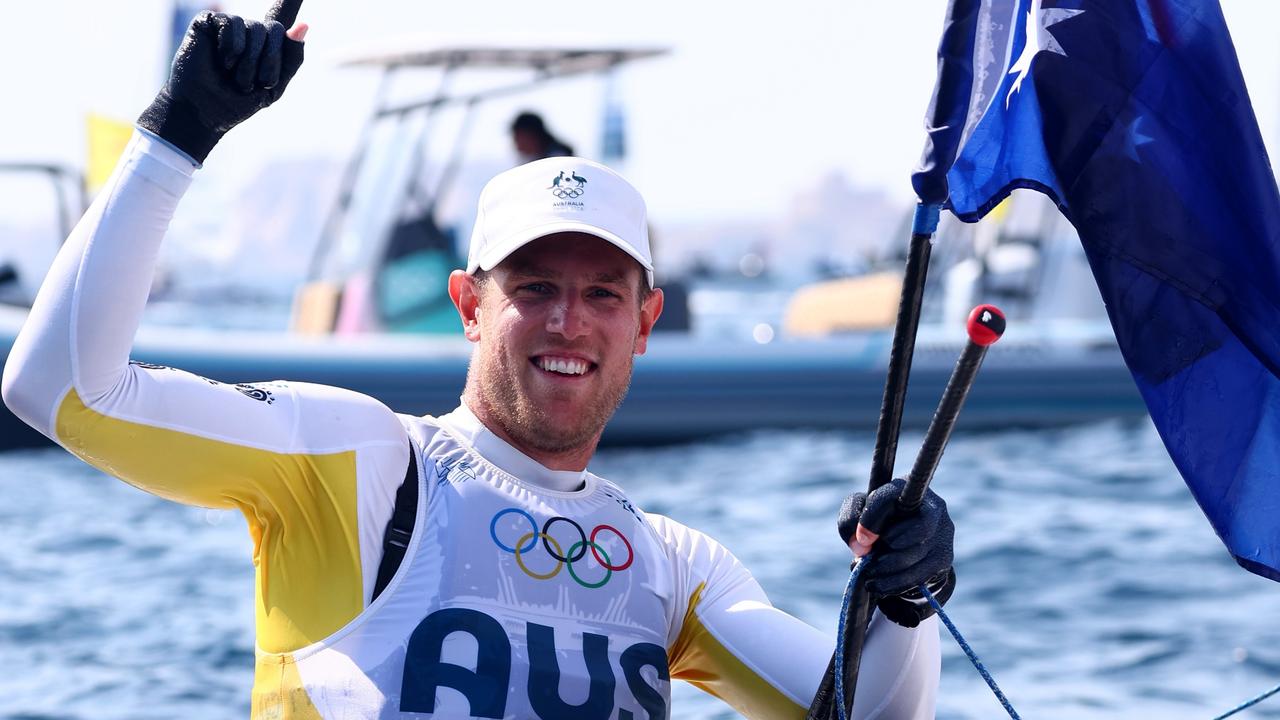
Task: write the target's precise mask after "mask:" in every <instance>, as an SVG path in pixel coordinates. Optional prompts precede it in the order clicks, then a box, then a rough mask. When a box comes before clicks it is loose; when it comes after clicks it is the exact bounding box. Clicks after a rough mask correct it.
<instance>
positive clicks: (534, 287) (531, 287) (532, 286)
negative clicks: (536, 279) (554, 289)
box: [520, 283, 551, 295]
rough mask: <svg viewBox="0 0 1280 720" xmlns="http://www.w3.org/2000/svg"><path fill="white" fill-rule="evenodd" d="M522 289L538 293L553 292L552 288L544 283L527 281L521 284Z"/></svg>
mask: <svg viewBox="0 0 1280 720" xmlns="http://www.w3.org/2000/svg"><path fill="white" fill-rule="evenodd" d="M520 289H521V290H524V291H526V292H531V293H535V294H537V295H544V294H546V293H549V292H551V288H549V287H547V286H546V285H545V284H543V283H526V284H524V285H521V286H520Z"/></svg>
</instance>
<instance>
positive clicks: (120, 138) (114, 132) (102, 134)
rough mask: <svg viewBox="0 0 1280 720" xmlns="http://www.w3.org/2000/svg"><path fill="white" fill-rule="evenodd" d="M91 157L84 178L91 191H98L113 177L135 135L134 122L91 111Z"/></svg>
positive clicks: (89, 118) (89, 128)
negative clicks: (122, 154)
mask: <svg viewBox="0 0 1280 720" xmlns="http://www.w3.org/2000/svg"><path fill="white" fill-rule="evenodd" d="M86 121H87V122H86V126H87V128H88V131H89V146H88V147H89V159H88V161H87V162H85V165H84V168H85V169H84V180H85V184H86V185H87V186H88V190H89V192H90V193H96V192H98V190H99V189H100V188H101V187H102V186H103V185H105V184H106V182H107V178H109V177H111V171H112V170H114V169H115V167H116V161H118V160H119V159H120V155H121V153H123V152H124V148H125V146H126V145H128V144H129V138H130V137H131V136H132V135H133V123H130V122H124V121H121V120H117V119H115V118H110V117H107V116H106V115H99V114H98V113H89V115H88V117H87V118H86Z"/></svg>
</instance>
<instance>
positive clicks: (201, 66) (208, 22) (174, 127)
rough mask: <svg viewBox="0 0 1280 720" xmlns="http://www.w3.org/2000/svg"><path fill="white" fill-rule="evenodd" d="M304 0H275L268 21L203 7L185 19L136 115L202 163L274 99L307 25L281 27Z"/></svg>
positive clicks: (297, 62)
mask: <svg viewBox="0 0 1280 720" xmlns="http://www.w3.org/2000/svg"><path fill="white" fill-rule="evenodd" d="M301 5H302V0H276V2H275V4H274V5H273V6H272V7H271V9H270V10H268V11H267V17H266V20H265V21H263V22H258V21H257V20H245V19H243V18H241V17H239V16H237V15H226V14H224V13H214V12H203V13H200V14H199V15H197V16H196V18H195V20H192V21H191V26H190V27H189V28H187V34H186V37H184V38H183V39H182V45H181V46H180V47H179V48H178V53H177V54H176V55H174V57H173V67H172V68H171V69H170V71H169V80H168V82H166V83H165V85H164V87H163V88H161V90H160V93H159V94H158V95H156V99H155V100H154V101H153V102H152V103H151V105H150V106H149V107H148V108H147V109H146V110H144V111H143V112H142V115H141V116H140V117H139V118H138V125H139V126H140V127H143V128H145V129H147V130H150V131H151V132H153V133H155V134H156V135H159V136H160V137H162V138H164V139H165V140H167V141H168V142H170V143H172V144H173V145H175V146H177V147H178V148H179V149H181V150H182V151H183V152H185V153H187V154H188V155H190V156H191V157H192V158H194V159H195V161H196V162H199V163H203V162H204V159H205V158H206V157H208V156H209V151H210V150H212V149H213V146H214V145H216V144H217V142H218V140H220V139H222V136H223V135H224V134H226V132H227V131H228V130H230V129H231V128H233V127H235V126H236V125H238V124H240V123H241V122H243V121H245V120H247V119H248V118H249V117H250V116H252V115H253V114H254V113H256V112H257V111H259V110H261V109H263V108H265V107H267V106H268V105H270V104H271V103H273V102H275V101H276V100H278V99H280V95H281V94H283V93H284V89H285V86H286V85H288V84H289V80H291V79H292V78H293V75H294V73H296V72H298V68H299V67H300V66H301V65H302V38H303V36H305V35H306V26H305V25H300V26H298V27H296V28H294V29H293V30H290V31H289V36H286V34H285V28H286V27H289V26H292V25H293V22H294V20H295V19H297V16H298V8H299V7H301Z"/></svg>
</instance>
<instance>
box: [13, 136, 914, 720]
mask: <svg viewBox="0 0 1280 720" xmlns="http://www.w3.org/2000/svg"><path fill="white" fill-rule="evenodd" d="M193 171H194V165H193V164H192V163H191V162H190V160H189V159H188V158H186V157H185V156H183V155H182V154H181V153H179V152H177V151H175V150H173V149H172V148H170V147H168V146H166V145H165V144H163V143H162V142H159V141H157V140H156V139H154V138H151V137H149V136H147V135H145V134H141V133H140V134H137V135H135V137H134V139H133V140H132V142H131V143H130V146H129V148H128V149H127V150H126V152H125V154H124V156H123V157H122V159H121V161H120V164H119V166H118V167H117V169H116V172H115V174H114V175H113V177H112V179H111V180H110V181H109V182H108V184H107V186H106V188H105V189H104V190H103V191H102V192H101V193H100V194H99V196H98V197H97V199H96V200H95V202H94V204H93V206H92V207H91V208H90V210H89V211H88V212H87V213H86V214H85V216H84V218H82V220H81V222H80V223H79V224H78V225H77V227H76V229H75V230H74V231H73V233H72V235H71V237H70V238H68V240H67V242H66V244H65V245H64V247H63V249H62V251H61V252H60V253H59V255H58V257H57V259H56V260H55V262H54V265H53V268H52V270H51V271H50V273H49V277H48V278H47V279H46V281H45V283H44V285H43V286H42V287H41V290H40V293H39V296H38V297H37V300H36V303H35V305H34V307H33V309H32V312H31V317H30V319H29V320H28V322H27V325H26V327H24V329H23V331H22V333H21V335H20V336H19V338H18V340H17V342H16V343H15V345H14V348H13V350H12V352H11V355H10V359H9V362H8V364H7V365H6V367H5V373H4V383H3V390H4V398H5V401H6V402H7V403H8V405H9V406H10V408H11V409H13V411H14V412H15V413H16V414H17V415H18V416H19V417H22V418H23V419H24V420H26V421H27V422H28V423H30V424H31V425H32V426H34V427H36V428H37V429H39V430H40V431H41V432H43V433H44V434H45V435H47V436H49V437H50V438H51V439H53V440H54V441H55V442H57V443H59V444H60V445H62V446H63V447H65V448H66V449H67V450H69V451H71V452H72V453H75V454H76V455H77V456H79V457H81V458H82V459H84V460H85V461H86V462H89V463H90V464H92V465H94V466H95V467H98V468H100V469H102V470H103V471H105V472H108V473H110V474H112V475H115V476H117V477H119V478H121V479H123V480H125V481H127V482H129V483H132V484H134V485H136V486H138V487H140V488H142V489H144V490H146V491H148V492H151V493H154V494H157V495H160V496H163V497H167V498H171V499H173V500H176V501H179V502H184V503H190V504H196V505H203V506H207V507H220V508H236V509H239V510H240V511H241V512H242V513H243V514H244V515H245V517H246V519H247V520H248V524H249V530H250V533H251V535H252V538H253V541H254V553H253V561H254V566H255V571H256V603H255V607H256V611H257V617H256V627H257V645H258V659H257V667H256V672H255V678H254V689H253V703H252V706H253V715H254V717H258V718H399V717H442V718H443V717H449V718H454V717H495V718H496V717H506V718H531V717H539V718H560V717H574V718H589V717H600V718H617V719H618V720H623V719H624V718H641V717H654V718H659V717H669V716H671V715H672V711H671V708H670V694H669V688H670V681H671V680H675V679H684V680H687V681H689V682H691V683H693V684H694V685H697V686H698V687H700V688H702V689H704V690H707V691H708V692H711V693H713V694H715V695H716V696H718V697H720V698H722V699H724V700H725V701H726V702H728V703H729V704H730V705H732V706H733V707H735V708H736V709H738V710H739V711H740V712H742V713H743V714H745V715H747V716H748V717H753V718H754V717H760V718H766V717H767V718H772V717H802V716H803V715H804V711H805V708H806V707H807V705H808V703H809V700H810V698H811V697H812V696H813V694H814V692H815V690H816V688H817V685H818V681H819V679H820V678H821V675H822V672H823V671H824V670H825V667H826V664H827V660H828V658H829V657H830V654H831V649H832V645H833V642H832V640H831V638H829V637H827V636H825V635H824V634H822V633H819V632H818V631H816V630H814V629H813V628H811V627H809V626H808V625H805V624H804V623H802V622H800V621H798V620H796V619H794V618H792V617H791V616H789V615H787V614H785V613H783V612H781V611H779V610H777V609H775V608H773V607H772V606H771V605H770V604H769V601H768V599H767V598H766V597H765V594H764V592H763V591H762V590H761V588H760V586H759V585H758V584H757V583H756V582H755V580H754V579H752V578H751V576H750V574H749V573H748V572H747V571H746V569H745V568H743V566H742V565H741V564H740V563H739V562H738V561H737V560H736V559H735V558H734V557H733V556H732V555H731V554H730V553H729V552H728V551H727V550H726V549H725V548H724V547H722V546H721V545H719V544H718V543H716V542H715V541H714V540H712V539H710V538H709V537H707V536H706V535H704V534H702V533H699V532H697V531H694V530H691V529H689V528H687V527H684V526H682V525H680V524H678V523H676V522H674V521H672V520H669V519H667V518H664V517H661V516H657V515H651V514H646V513H644V512H642V511H640V510H639V509H638V508H636V507H635V506H634V505H633V504H632V503H631V502H630V501H629V500H628V499H627V496H626V494H625V493H624V492H623V491H622V490H621V489H619V488H618V487H617V486H615V485H613V484H611V483H609V482H608V481H606V480H603V479H602V478H599V477H596V476H595V475H593V474H591V473H589V472H582V473H566V472H561V471H552V470H549V469H547V468H545V467H543V466H541V465H539V464H538V463H537V462H535V461H534V460H532V459H531V458H528V457H527V456H524V455H523V454H521V453H520V452H518V451H517V450H516V449H515V448H513V447H511V446H510V445H507V444H506V443H505V442H503V441H502V440H501V439H500V438H498V437H497V436H496V435H494V434H493V433H491V432H489V431H488V430H487V429H486V428H485V427H484V426H483V425H482V424H481V423H480V422H479V421H477V420H476V418H475V416H474V415H472V414H471V413H470V412H469V411H468V410H467V409H466V408H465V407H460V408H459V409H458V410H455V411H454V412H452V413H450V414H448V415H444V416H441V417H439V418H431V417H423V418H417V417H410V416H402V415H396V414H395V413H393V412H392V411H391V410H389V409H388V408H386V407H385V406H383V405H382V404H381V403H378V402H377V401H376V400H373V399H372V398H369V397H367V396H364V395H360V394H358V393H353V392H350V391H346V390H342V389H338V388H333V387H327V386H319V385H311V384H306V383H286V382H278V381H277V382H269V383H259V384H254V385H236V386H233V385H224V384H222V383H218V382H214V381H211V380H207V379H205V378H201V377H198V376H195V375H192V374H190V373H186V372H183V371H181V370H175V369H170V368H163V367H157V366H149V365H142V364H136V363H130V362H129V359H128V357H129V350H130V346H131V344H132V341H133V336H134V333H135V331H136V330H137V327H138V323H139V321H140V318H141V315H142V310H143V307H144V305H145V303H146V297H147V293H148V289H149V287H150V283H151V276H152V273H153V269H154V264H155V258H156V256H157V254H158V251H159V247H160V242H161V239H162V237H163V235H164V232H165V230H166V228H167V226H168V224H169V221H170V219H171V217H172V215H173V212H174V209H175V208H176V206H177V203H178V201H179V199H180V198H181V197H182V195H183V193H184V191H185V190H186V188H187V186H188V185H189V183H190V181H191V176H192V173H193ZM411 451H412V452H414V453H416V454H417V458H418V463H417V464H418V468H419V471H420V472H419V481H420V486H419V493H420V495H419V500H420V502H419V506H418V513H419V514H418V518H417V522H416V524H415V532H414V536H413V539H412V541H411V543H410V546H409V548H408V550H407V553H406V556H405V560H404V562H403V564H402V565H401V568H400V571H399V572H398V573H397V575H396V577H395V578H394V579H393V580H392V582H391V584H390V585H389V586H388V587H387V589H386V590H385V591H384V592H383V593H382V594H381V595H380V596H379V597H378V598H377V599H376V601H373V602H370V597H371V595H372V589H373V584H374V581H375V578H376V574H377V568H378V565H379V563H380V561H381V557H382V538H383V532H384V530H385V528H386V525H387V521H388V519H389V518H390V515H391V512H392V507H393V504H394V497H395V492H396V488H397V487H399V485H400V483H401V482H402V481H403V479H404V477H405V472H406V468H407V466H408V464H409V456H408V453H409V452H411ZM938 670H939V651H938V637H937V626H936V623H935V621H933V620H932V619H931V620H929V621H926V622H925V623H923V624H922V625H921V626H920V627H919V628H916V629H907V628H902V627H899V626H897V625H894V624H893V623H891V622H888V621H887V620H884V619H883V618H882V617H880V616H879V615H878V614H877V616H876V619H875V621H873V623H872V626H871V630H870V632H869V634H868V639H867V645H866V648H865V652H864V656H863V662H862V673H861V675H860V676H859V678H858V692H857V707H856V708H855V713H854V715H855V717H859V718H872V717H877V718H917V717H919V718H924V717H932V715H933V708H934V699H935V695H936V691H937V681H938Z"/></svg>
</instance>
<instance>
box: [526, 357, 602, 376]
mask: <svg viewBox="0 0 1280 720" xmlns="http://www.w3.org/2000/svg"><path fill="white" fill-rule="evenodd" d="M529 362H531V363H533V366H534V367H536V368H538V369H539V370H541V371H543V372H545V373H549V374H551V375H556V376H559V377H581V376H583V375H587V374H588V373H591V372H592V371H594V370H595V369H596V367H597V365H596V364H595V363H593V362H590V361H588V360H583V359H581V358H571V357H561V356H556V355H537V356H534V357H531V358H529Z"/></svg>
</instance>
